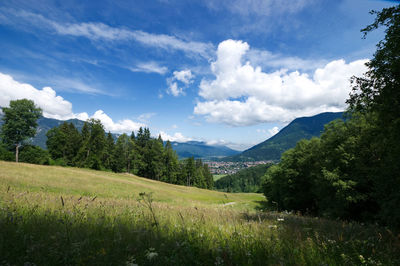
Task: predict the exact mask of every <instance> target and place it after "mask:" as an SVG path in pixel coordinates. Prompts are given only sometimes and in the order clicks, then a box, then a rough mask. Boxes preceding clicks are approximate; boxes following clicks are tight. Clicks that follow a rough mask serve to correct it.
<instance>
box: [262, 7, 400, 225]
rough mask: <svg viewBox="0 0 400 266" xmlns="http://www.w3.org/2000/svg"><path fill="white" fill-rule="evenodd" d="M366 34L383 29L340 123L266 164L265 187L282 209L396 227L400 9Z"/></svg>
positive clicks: (387, 12)
mask: <svg viewBox="0 0 400 266" xmlns="http://www.w3.org/2000/svg"><path fill="white" fill-rule="evenodd" d="M373 13H375V14H376V15H377V17H376V20H375V22H374V23H373V24H371V25H369V26H368V27H366V28H365V29H363V30H362V32H364V34H367V33H369V32H370V31H372V30H374V29H377V28H379V27H380V26H383V27H385V34H386V35H385V38H384V40H382V41H380V42H379V43H378V45H377V50H376V52H375V54H374V57H373V59H372V60H370V61H369V62H368V63H367V67H368V69H369V70H368V71H367V72H366V73H365V74H364V75H363V76H362V77H353V78H352V85H353V91H352V93H351V94H350V98H349V99H348V101H347V103H348V104H349V107H348V110H347V115H348V117H349V119H347V120H346V122H344V121H342V120H337V121H334V122H331V123H329V124H328V125H327V126H325V130H324V132H323V133H322V135H321V137H320V138H313V139H311V140H303V141H300V142H299V143H297V145H296V147H295V148H293V149H291V150H289V151H287V152H285V153H284V154H283V156H282V158H281V162H280V163H279V164H277V165H274V166H272V167H271V168H269V169H268V171H267V173H266V176H265V179H266V182H265V184H264V185H263V190H264V194H265V195H266V197H267V198H268V199H269V202H270V203H271V204H273V205H276V206H275V207H278V209H280V210H295V211H301V212H303V213H309V214H313V215H318V216H325V217H331V218H341V219H346V220H358V221H369V222H380V223H381V224H385V225H391V226H394V227H397V228H398V227H399V226H400V209H399V206H400V190H399V187H400V174H399V173H400V163H399V162H400V135H399V134H400V89H399V88H400V57H399V55H400V6H399V5H398V6H396V7H392V8H386V9H383V10H382V11H381V12H373Z"/></svg>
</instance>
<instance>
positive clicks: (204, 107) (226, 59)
mask: <svg viewBox="0 0 400 266" xmlns="http://www.w3.org/2000/svg"><path fill="white" fill-rule="evenodd" d="M249 49H250V47H249V45H248V44H247V43H246V42H243V41H235V40H226V41H223V42H221V43H220V44H219V45H218V50H217V60H216V61H214V62H212V63H211V71H212V73H213V75H214V76H215V79H213V80H209V79H203V80H202V81H201V83H200V86H199V95H200V96H201V97H202V98H203V99H204V101H198V102H197V104H196V106H195V108H194V113H195V114H197V115H204V116H205V117H206V119H207V120H208V121H209V122H215V123H223V124H227V125H231V126H248V125H254V124H258V123H265V122H276V121H280V122H287V121H290V120H292V119H293V118H295V117H298V116H309V115H314V114H317V113H321V112H327V111H333V112H334V111H342V110H344V109H345V100H346V99H347V98H348V95H349V92H350V89H351V88H350V82H349V79H350V77H351V76H353V75H355V76H361V75H362V74H363V73H364V72H365V71H366V69H367V68H366V66H365V63H366V62H367V60H356V61H353V62H350V63H346V62H345V61H344V60H342V59H340V60H334V61H331V62H329V63H327V64H326V65H324V66H323V67H321V68H317V69H316V70H315V71H314V73H313V74H312V76H310V75H309V74H307V73H301V72H299V71H292V72H289V71H288V70H286V69H281V70H279V71H275V72H271V73H266V72H263V71H262V69H261V67H259V66H253V65H252V63H251V62H250V61H247V62H242V61H243V57H244V56H245V55H246V53H247V52H248V51H249Z"/></svg>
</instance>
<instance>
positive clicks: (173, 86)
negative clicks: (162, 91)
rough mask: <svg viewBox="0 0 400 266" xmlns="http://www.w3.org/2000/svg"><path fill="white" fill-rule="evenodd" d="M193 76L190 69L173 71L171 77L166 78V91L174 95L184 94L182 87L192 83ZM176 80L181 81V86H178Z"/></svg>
mask: <svg viewBox="0 0 400 266" xmlns="http://www.w3.org/2000/svg"><path fill="white" fill-rule="evenodd" d="M193 78H194V75H193V74H192V71H190V69H185V70H181V71H174V72H173V75H172V77H170V78H168V79H167V84H168V89H167V93H168V94H172V95H173V96H175V97H178V96H180V95H185V90H184V89H185V88H187V87H188V86H189V85H190V84H191V83H193ZM178 82H179V83H181V85H182V86H179V85H178Z"/></svg>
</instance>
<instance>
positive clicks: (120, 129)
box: [91, 110, 146, 133]
mask: <svg viewBox="0 0 400 266" xmlns="http://www.w3.org/2000/svg"><path fill="white" fill-rule="evenodd" d="M91 118H94V119H99V120H100V121H101V123H102V124H103V125H104V128H105V129H106V130H107V131H111V132H114V133H128V132H132V131H137V130H138V129H139V128H140V127H145V126H146V125H144V124H142V123H137V122H134V121H132V120H130V119H123V120H120V121H118V122H114V121H113V120H112V119H111V117H109V116H108V115H107V114H105V113H104V112H103V110H97V111H96V112H95V113H94V115H93V116H91Z"/></svg>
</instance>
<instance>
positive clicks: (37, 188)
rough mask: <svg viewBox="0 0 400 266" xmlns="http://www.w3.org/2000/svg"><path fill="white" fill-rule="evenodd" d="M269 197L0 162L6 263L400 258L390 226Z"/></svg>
mask: <svg viewBox="0 0 400 266" xmlns="http://www.w3.org/2000/svg"><path fill="white" fill-rule="evenodd" d="M143 192H146V194H143ZM139 193H142V196H139ZM149 193H152V194H149ZM149 195H151V196H149ZM262 200H263V197H262V196H261V195H258V194H225V193H220V192H215V191H207V190H201V189H195V188H187V187H181V186H174V185H170V184H165V183H160V182H156V181H152V180H147V179H143V178H139V177H135V176H131V175H122V174H113V173H105V172H96V171H91V170H82V169H75V168H58V167H45V166H34V165H28V164H18V165H17V164H14V163H5V162H0V228H1V230H0V264H2V265H3V264H4V265H7V264H11V265H24V264H28V263H31V264H32V263H34V264H36V265H77V264H78V265H79V264H80V265H88V264H90V265H134V264H138V265H361V264H366V265H379V264H381V265H399V263H400V258H399V257H400V255H399V254H400V252H399V251H400V246H399V245H400V241H399V238H398V236H397V235H396V234H395V233H392V232H391V231H390V230H387V229H384V228H378V227H375V226H365V225H359V224H351V223H343V222H338V221H329V220H324V219H316V218H309V217H301V216H296V215H292V214H285V213H275V212H258V211H257V209H258V208H260V207H261V205H260V202H261V201H262ZM28 265H29V264H28Z"/></svg>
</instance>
